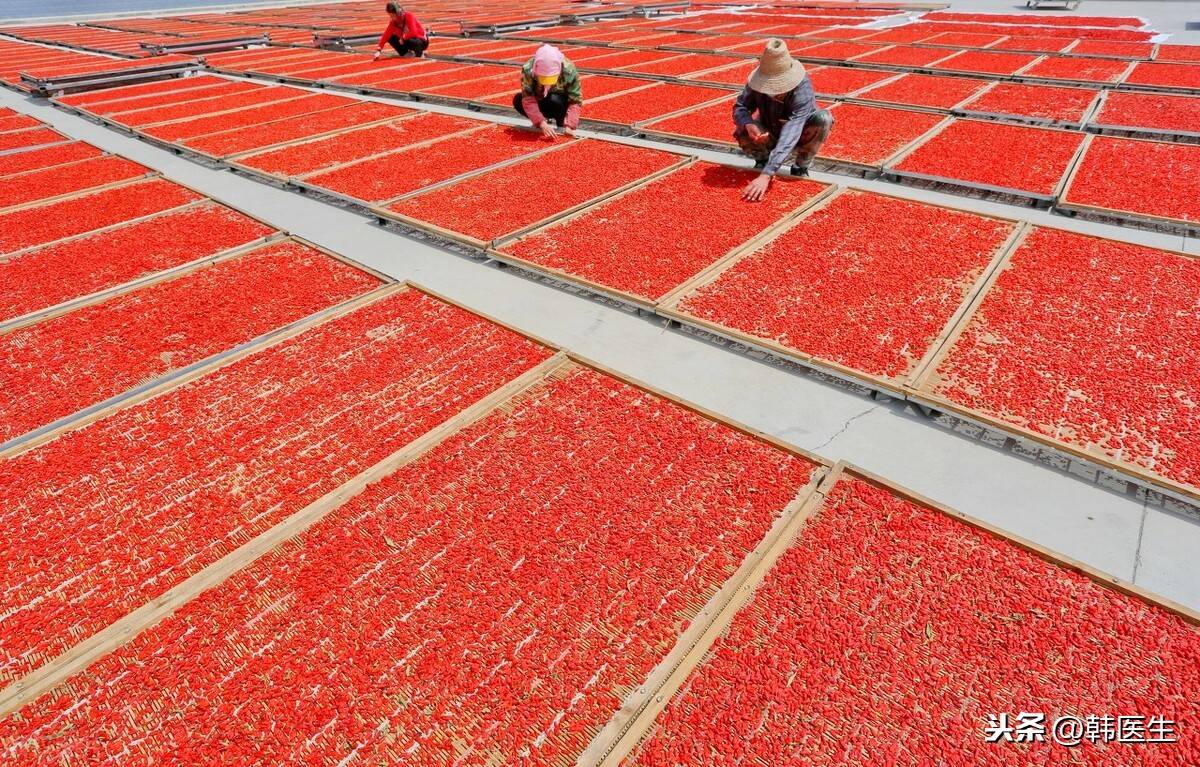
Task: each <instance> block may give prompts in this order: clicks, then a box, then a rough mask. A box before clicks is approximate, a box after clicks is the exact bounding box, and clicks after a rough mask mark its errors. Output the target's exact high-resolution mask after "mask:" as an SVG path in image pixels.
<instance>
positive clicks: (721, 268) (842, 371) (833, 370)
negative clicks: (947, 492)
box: [657, 188, 1026, 398]
mask: <svg viewBox="0 0 1200 767" xmlns="http://www.w3.org/2000/svg"><path fill="white" fill-rule="evenodd" d="M844 191H845V190H844V189H841V188H838V190H837V194H834V193H832V192H830V193H828V194H822V195H820V196H819V197H818V198H817V199H816V200H814V203H815V204H812V205H809V206H806V207H805V208H802V209H801V212H800V214H799V215H797V216H795V217H794V218H792V219H790V220H789V221H788V222H787V224H786V226H783V227H780V228H778V229H775V230H774V231H773V232H772V233H771V236H770V237H766V238H763V239H762V240H761V241H759V242H757V243H756V244H755V245H754V246H753V247H752V248H748V249H746V250H743V251H742V252H739V253H737V254H736V255H735V257H733V258H729V259H727V260H722V261H721V262H718V263H717V264H714V265H713V267H710V268H709V269H708V270H706V271H705V272H703V273H701V274H700V275H698V276H697V278H696V279H694V280H692V281H691V282H690V283H687V284H685V285H683V286H681V288H680V289H677V290H676V291H674V292H673V293H672V294H671V295H670V297H669V300H663V301H662V302H661V303H660V304H659V306H658V308H657V312H658V313H659V314H660V315H662V316H664V317H667V318H668V319H671V320H674V321H676V322H680V323H682V324H685V325H689V326H691V327H694V328H697V329H700V330H704V331H706V332H709V333H714V334H716V335H718V336H721V337H723V338H726V339H728V340H730V341H734V342H735V343H741V344H746V345H750V346H753V347H757V348H759V349H762V350H763V351H766V352H768V353H770V354H773V355H775V356H777V357H780V358H782V359H786V360H789V361H793V362H798V363H800V364H802V365H804V366H805V367H809V368H811V369H813V370H817V371H818V372H822V373H827V374H832V375H834V376H835V377H838V378H844V379H848V380H850V381H851V382H853V383H856V384H859V385H862V386H867V387H868V388H871V389H875V390H879V391H884V392H888V393H891V394H894V395H897V396H900V397H902V398H903V397H906V396H907V391H908V389H909V383H910V382H911V381H912V380H913V378H914V377H915V376H916V375H917V373H918V372H919V371H920V370H921V369H923V366H924V365H927V364H928V361H929V360H930V359H932V358H933V357H934V356H935V354H936V350H937V349H939V348H940V347H941V344H942V343H943V342H944V341H945V338H946V337H947V336H949V334H950V333H951V331H952V330H953V329H954V328H956V327H957V326H958V323H959V321H961V320H962V318H963V317H964V316H965V315H966V313H967V311H968V307H970V306H971V305H972V301H973V300H974V298H975V296H976V295H977V294H978V292H979V291H980V290H982V289H983V286H984V285H985V284H990V283H989V282H988V278H989V277H990V276H991V275H992V273H993V272H994V270H996V269H998V268H999V267H1000V265H1001V264H1002V263H1004V261H1005V259H1006V257H1007V254H1008V253H1010V252H1011V251H1012V249H1013V248H1015V247H1016V244H1017V243H1018V242H1019V241H1020V240H1021V239H1023V232H1024V231H1025V229H1026V226H1025V225H1024V224H1023V223H1021V222H1018V221H1016V220H1014V219H1010V218H1006V217H1003V216H995V215H991V214H986V213H974V212H972V214H971V215H976V216H980V217H982V218H987V219H991V220H994V221H1003V222H1005V223H1010V224H1020V225H1018V226H1017V227H1016V228H1015V229H1014V231H1013V233H1012V234H1010V235H1009V236H1008V237H1007V238H1006V239H1005V241H1004V242H1003V243H1001V245H1000V246H999V247H998V248H997V249H996V252H995V253H994V254H993V256H992V259H991V261H990V262H989V263H988V265H987V266H986V267H985V268H984V271H983V273H982V274H981V275H980V276H979V277H978V278H977V279H976V280H975V282H974V283H973V284H972V286H971V287H970V288H969V289H968V292H967V295H966V296H964V297H963V299H962V300H961V301H960V303H959V306H958V308H957V309H956V310H955V312H954V314H953V315H951V317H950V319H949V320H948V321H947V323H946V325H945V327H943V329H942V332H941V333H940V334H939V335H938V336H937V337H936V338H935V339H934V340H933V342H932V343H931V346H930V349H929V350H928V351H927V352H926V354H925V356H924V357H923V358H922V359H921V360H919V361H918V362H917V364H916V366H915V367H914V368H913V369H912V370H911V371H909V372H908V373H905V374H904V375H903V376H900V377H897V378H896V379H890V378H885V377H883V376H877V375H873V374H871V373H866V372H864V371H861V370H857V369H855V368H852V367H849V366H847V365H843V364H841V363H837V362H834V361H832V360H827V359H824V358H822V357H819V356H816V355H813V354H808V353H807V352H804V351H802V350H800V349H795V348H792V347H789V346H785V345H783V344H781V343H779V342H778V341H775V340H773V339H769V338H762V337H759V336H755V335H752V334H750V333H747V332H745V331H742V330H738V329H737V328H732V327H729V326H727V325H722V324H720V323H717V322H713V321H711V320H705V319H702V318H700V317H695V316H693V315H691V314H688V313H686V312H684V311H682V310H680V309H679V304H680V303H681V302H682V301H683V300H684V299H685V298H686V297H687V296H688V295H689V294H690V293H693V292H694V291H696V290H698V289H700V288H702V287H704V286H705V285H708V284H711V283H712V282H715V281H716V280H717V279H718V278H719V277H720V276H721V274H723V273H724V272H725V271H727V270H728V269H730V268H732V267H733V266H735V265H736V264H737V263H738V262H740V261H741V260H742V259H743V258H745V257H747V256H749V255H751V254H752V253H753V252H754V251H756V250H758V249H759V248H761V247H763V246H764V245H766V244H767V243H768V242H769V241H770V240H773V239H775V238H777V237H779V236H781V235H783V234H785V233H786V232H787V231H788V230H790V229H792V228H793V227H795V226H798V225H799V224H800V223H801V222H802V221H803V220H804V219H806V218H808V217H809V216H811V215H813V214H815V213H816V212H817V211H819V210H820V209H822V208H824V207H825V206H826V205H829V204H830V203H832V202H833V201H834V199H835V198H836V197H837V196H838V195H839V194H840V193H842V192H844ZM855 191H861V190H855ZM867 193H869V194H877V195H880V196H884V197H892V198H893V199H897V200H902V201H904V202H909V203H912V202H916V201H914V200H909V199H907V198H903V197H897V196H895V195H889V194H886V193H883V192H875V191H870V192H867ZM919 204H921V205H928V206H930V207H935V208H941V209H943V210H948V211H953V212H955V213H961V212H962V211H961V210H959V209H957V208H953V207H951V206H949V205H944V204H940V203H931V202H925V201H920V202H919ZM960 332H961V331H960Z"/></svg>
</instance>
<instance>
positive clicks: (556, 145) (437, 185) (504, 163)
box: [376, 122, 583, 207]
mask: <svg viewBox="0 0 1200 767" xmlns="http://www.w3.org/2000/svg"><path fill="white" fill-rule="evenodd" d="M497 125H502V124H501V123H491V122H489V123H486V124H485V125H484V127H485V128H494V127H496V126H497ZM505 127H509V128H513V129H515V130H521V131H525V132H526V133H530V134H532V133H534V131H533V130H532V129H531V128H525V127H523V126H515V125H509V126H505ZM471 130H475V129H471ZM580 140H583V139H580ZM572 143H573V140H572V141H563V142H559V141H554V142H552V143H549V144H548V145H547V146H545V147H542V148H541V149H535V150H534V151H532V152H527V153H525V154H520V155H517V156H516V157H510V158H508V159H507V160H501V161H499V162H494V163H492V164H491V165H484V166H483V167H481V168H475V169H474V170H469V171H466V172H465V173H460V174H458V175H457V176H452V177H450V178H448V179H445V180H444V181H437V182H434V183H432V184H429V185H428V186H423V187H421V188H420V189H414V190H413V191H411V192H405V193H404V194H399V195H396V196H395V197H389V198H388V199H386V200H383V201H381V202H378V203H376V205H378V206H379V207H386V206H388V205H392V204H394V203H397V202H400V201H401V200H407V199H408V198H409V197H416V196H417V195H419V194H424V193H426V192H432V191H434V190H436V189H441V188H443V187H447V186H450V185H451V184H457V183H458V182H460V181H464V180H466V179H469V178H474V177H475V176H481V175H483V174H484V173H488V172H490V171H493V170H498V169H500V168H506V167H508V166H509V165H516V164H517V163H519V162H522V161H524V160H529V159H532V158H536V157H541V156H542V155H544V154H548V153H550V152H555V151H559V150H561V149H565V148H566V147H568V146H570V145H571V144H572Z"/></svg>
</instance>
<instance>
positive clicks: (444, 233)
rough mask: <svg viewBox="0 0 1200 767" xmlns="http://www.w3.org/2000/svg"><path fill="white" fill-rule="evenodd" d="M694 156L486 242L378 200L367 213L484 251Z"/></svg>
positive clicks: (594, 203) (620, 191)
mask: <svg viewBox="0 0 1200 767" xmlns="http://www.w3.org/2000/svg"><path fill="white" fill-rule="evenodd" d="M580 140H581V141H592V140H595V139H580ZM572 143H573V142H568V143H566V144H562V145H561V146H562V147H568V146H571V145H572ZM670 153H671V154H682V153H679V152H670ZM526 157H528V155H527V156H526ZM522 159H525V158H518V161H519V160H522ZM694 159H695V158H693V157H689V156H681V157H680V159H679V160H678V161H677V162H675V163H673V164H671V165H668V166H667V167H665V168H662V169H660V170H657V171H655V172H654V173H651V174H649V175H647V176H643V177H642V178H638V179H634V180H633V181H630V182H628V183H626V184H622V185H621V186H619V187H617V188H615V189H611V190H609V191H607V192H604V193H602V194H600V195H597V196H595V197H592V198H591V199H589V200H584V201H583V202H581V203H578V204H576V205H573V206H571V207H569V208H566V209H564V210H561V211H558V212H557V213H552V214H551V215H549V216H546V217H544V218H541V219H539V220H538V221H535V222H533V223H531V224H527V225H526V226H523V227H521V228H520V229H517V230H514V231H512V232H509V233H508V234H505V235H503V236H501V237H498V238H496V239H494V240H490V241H486V242H485V241H484V240H480V239H478V238H475V237H471V236H470V235H467V234H463V233H461V232H456V231H454V230H452V229H447V228H445V227H441V226H438V225H437V224H432V223H430V222H428V221H423V220H421V219H419V218H415V217H412V216H408V215H405V214H403V213H397V212H396V211H394V210H390V209H388V208H386V207H383V205H382V204H381V205H374V206H371V208H370V210H371V213H373V214H374V215H376V216H378V217H380V218H386V219H389V220H391V221H395V222H397V223H400V224H403V225H404V226H408V227H411V228H413V229H417V230H419V231H422V232H425V233H427V234H430V235H433V236H435V237H441V238H445V239H449V240H453V241H455V242H460V243H462V244H463V245H466V246H468V247H471V248H476V249H478V250H480V251H487V250H488V249H489V248H499V247H501V246H502V245H503V244H504V243H507V242H511V241H513V240H516V239H518V238H520V237H521V236H523V235H525V234H526V233H528V232H531V231H533V230H534V229H540V228H541V227H543V226H547V225H550V224H553V223H556V222H558V221H560V220H562V219H565V218H567V217H569V216H571V215H573V214H575V213H577V212H579V211H581V210H583V209H584V208H588V207H591V206H593V205H598V204H599V203H601V202H604V201H605V200H607V199H609V198H610V197H614V196H616V195H618V194H621V193H622V192H625V191H627V190H629V189H632V188H633V187H635V186H638V185H640V184H643V183H646V182H649V181H653V180H654V179H656V178H658V177H660V176H665V175H666V174H668V173H670V172H672V171H675V170H678V169H679V168H682V167H683V166H684V165H688V164H690V163H691V162H693V161H694ZM500 167H503V165H498V166H494V167H493V166H489V167H488V168H485V169H484V172H488V171H492V170H495V169H496V168H500ZM473 175H479V174H473ZM466 178H470V176H463V177H461V178H456V179H451V180H450V181H449V182H446V183H444V184H439V185H437V186H448V185H450V184H453V183H458V182H460V181H463V180H464V179H466ZM437 186H430V187H426V188H423V189H421V190H419V191H417V192H415V193H412V194H409V195H406V196H405V197H416V196H419V195H421V194H423V193H425V192H427V191H430V190H432V189H435V188H437ZM399 199H405V198H399Z"/></svg>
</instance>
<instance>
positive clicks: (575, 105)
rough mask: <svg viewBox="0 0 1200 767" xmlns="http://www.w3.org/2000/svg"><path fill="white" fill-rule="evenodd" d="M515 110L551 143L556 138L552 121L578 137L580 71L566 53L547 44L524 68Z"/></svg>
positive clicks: (581, 103) (515, 98)
mask: <svg viewBox="0 0 1200 767" xmlns="http://www.w3.org/2000/svg"><path fill="white" fill-rule="evenodd" d="M513 108H514V109H516V110H517V112H519V113H520V114H522V115H524V116H525V117H528V118H529V122H531V123H533V127H535V128H537V129H538V130H540V131H541V132H542V135H543V136H545V137H546V138H548V139H550V140H554V138H555V136H554V125H552V124H551V122H553V123H555V124H557V125H558V127H560V128H562V129H563V132H564V133H566V134H567V135H568V136H574V135H575V129H576V128H578V127H579V116H580V114H581V113H582V112H583V88H582V87H581V86H580V84H579V71H578V70H576V69H575V65H574V64H572V63H571V62H570V61H569V60H568V59H567V58H566V57H565V56H563V53H562V51H560V50H559V49H557V48H555V47H554V46H553V45H543V46H542V47H541V48H538V49H537V52H536V53H534V54H533V58H532V59H530V60H529V61H527V62H525V66H523V67H521V91H520V93H518V94H517V95H515V96H513Z"/></svg>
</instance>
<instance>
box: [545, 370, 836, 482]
mask: <svg viewBox="0 0 1200 767" xmlns="http://www.w3.org/2000/svg"><path fill="white" fill-rule="evenodd" d="M567 356H568V357H570V359H571V361H572V362H576V363H578V364H580V365H583V366H585V367H588V368H591V369H592V370H595V371H597V372H600V373H603V374H605V375H607V376H611V377H613V378H616V379H618V380H621V381H623V382H625V383H627V384H629V385H630V386H633V387H636V388H638V389H641V390H642V391H644V392H646V393H648V394H653V395H654V396H656V397H661V398H663V399H665V400H669V401H670V402H673V403H675V404H676V405H679V406H680V407H682V408H684V409H685V410H689V411H691V412H693V413H695V414H696V415H699V416H701V417H703V418H705V419H707V420H709V421H715V422H716V423H719V424H721V425H722V426H726V427H728V428H730V429H733V430H734V431H737V432H740V433H741V434H744V435H746V436H747V437H752V438H753V439H756V440H758V441H760V442H763V443H766V444H768V445H770V446H771V447H773V448H775V449H776V450H781V451H783V452H785V453H787V454H789V455H793V456H796V457H797V458H803V459H804V460H806V461H808V462H810V463H814V464H817V465H819V466H829V465H830V461H829V460H828V459H827V458H823V457H821V456H819V455H817V454H816V453H811V452H809V451H807V450H805V449H803V448H800V447H796V446H795V445H792V444H790V443H788V442H784V441H783V440H782V439H780V438H778V437H776V436H774V435H772V434H768V433H767V432H765V431H762V430H761V429H757V428H755V427H753V426H750V425H749V424H746V423H742V422H741V421H738V420H736V419H733V418H730V417H729V416H727V415H722V414H721V413H718V412H716V411H715V410H711V409H709V408H707V407H705V406H703V405H700V404H698V403H696V402H693V401H691V400H689V399H685V398H684V397H680V396H678V395H676V394H672V393H671V392H669V391H667V390H665V389H661V388H659V387H657V386H655V385H653V384H651V383H649V382H647V381H643V380H642V379H640V378H637V377H636V376H632V375H630V374H628V373H623V372H621V371H619V370H616V369H615V368H611V367H609V366H608V365H605V364H604V363H602V362H598V361H596V360H594V359H592V358H590V357H587V356H585V355H582V354H579V353H578V352H573V351H567Z"/></svg>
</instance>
